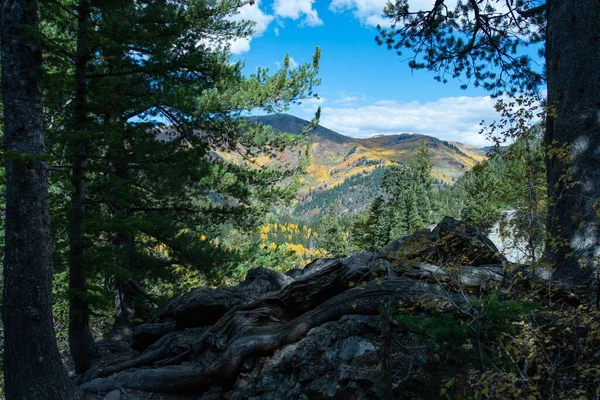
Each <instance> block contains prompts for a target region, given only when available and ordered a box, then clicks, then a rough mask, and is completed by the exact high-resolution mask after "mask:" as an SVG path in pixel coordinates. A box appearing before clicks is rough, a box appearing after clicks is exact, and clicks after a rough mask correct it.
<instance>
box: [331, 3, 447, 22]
mask: <svg viewBox="0 0 600 400" xmlns="http://www.w3.org/2000/svg"><path fill="white" fill-rule="evenodd" d="M387 3H388V0H331V4H330V5H329V9H330V10H332V11H334V12H344V11H352V12H353V14H354V16H355V17H356V18H357V19H358V20H359V21H360V22H361V23H363V24H365V25H369V26H377V25H381V26H382V27H389V26H390V20H389V19H387V18H385V17H384V16H383V12H382V11H383V8H384V7H385V5H386V4H387ZM434 4H435V0H410V1H409V6H410V10H411V11H413V10H415V11H416V10H430V9H431V8H432V6H433V5H434ZM444 4H446V6H447V7H448V8H449V9H451V10H453V9H454V7H455V6H456V0H447V1H445V2H444Z"/></svg>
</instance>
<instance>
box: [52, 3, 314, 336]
mask: <svg viewBox="0 0 600 400" xmlns="http://www.w3.org/2000/svg"><path fill="white" fill-rule="evenodd" d="M247 3H248V2H247V1H231V2H230V1H227V2H213V1H209V2H204V1H199V2H197V1H193V2H187V1H156V2H151V3H148V2H137V1H125V2H122V1H108V2H100V3H93V4H92V13H91V15H92V18H91V20H90V25H91V27H90V29H89V32H88V35H86V36H85V37H83V38H80V40H85V41H86V43H85V45H87V47H88V48H89V49H93V51H91V53H90V55H91V60H90V62H89V63H88V65H87V79H88V82H87V83H88V88H89V91H88V93H87V99H88V104H87V110H85V111H86V115H87V122H86V126H85V129H81V130H78V131H74V130H73V129H72V120H73V115H74V112H75V110H74V109H73V106H72V104H73V102H72V97H73V88H74V85H75V78H76V77H75V76H74V74H73V71H74V64H73V57H71V55H72V54H74V52H75V51H76V43H75V41H74V39H73V38H74V37H77V26H78V23H77V19H76V18H74V15H76V11H77V4H76V2H71V1H61V2H60V4H50V3H44V4H43V5H42V9H41V17H42V31H43V34H44V37H45V38H44V41H45V46H46V49H45V50H46V52H45V60H46V61H45V64H44V68H45V74H46V79H45V95H46V101H45V107H46V108H45V118H46V129H47V136H48V145H49V149H50V155H51V159H50V160H49V161H50V165H51V166H52V167H53V168H51V171H52V174H51V176H50V179H51V207H52V210H51V214H52V227H53V238H54V244H55V268H56V271H57V283H56V285H55V286H56V299H57V300H56V305H55V311H56V314H57V316H59V317H58V319H59V320H61V322H60V324H59V325H60V326H63V325H62V324H63V323H64V327H66V316H67V303H66V302H65V299H66V296H67V293H68V290H67V289H66V286H65V285H66V280H65V279H66V270H67V260H68V247H69V242H68V237H67V232H68V229H67V227H68V221H69V211H68V210H69V203H70V196H71V193H72V191H73V187H72V185H71V182H70V176H69V173H68V172H69V169H70V163H71V162H72V160H73V156H74V155H75V154H77V152H78V151H79V150H81V147H80V144H81V143H85V154H86V179H87V196H86V197H87V199H86V200H87V202H86V214H85V223H84V231H85V246H86V252H85V258H86V262H85V264H86V266H88V269H87V270H86V271H85V273H86V276H87V278H88V282H89V284H88V286H89V290H88V294H87V297H88V299H89V301H90V305H91V307H92V309H93V314H98V315H101V316H102V317H100V318H97V319H96V321H95V322H93V324H97V325H98V327H97V329H96V327H95V326H93V327H92V328H93V330H95V333H98V334H101V332H102V329H103V327H104V325H105V322H103V321H104V319H105V318H106V316H107V315H109V314H110V313H111V310H112V309H113V307H114V300H113V296H114V284H115V280H116V279H117V278H122V277H131V278H134V279H136V280H138V281H139V283H140V284H141V285H142V286H143V287H144V288H146V290H147V291H148V293H149V294H150V296H151V297H152V298H153V300H154V301H155V302H156V303H157V304H158V303H161V302H163V301H165V300H167V299H168V297H170V296H174V295H179V294H182V293H183V292H185V291H187V290H189V289H191V288H192V287H194V286H199V285H201V284H219V283H223V282H226V281H228V280H229V279H232V277H238V278H239V277H240V276H242V273H241V272H239V271H238V269H237V266H238V265H239V264H241V263H243V262H244V261H247V260H248V259H249V255H250V253H251V252H254V253H253V254H255V253H256V254H257V252H258V251H259V250H260V251H266V250H264V249H262V248H261V247H260V246H259V243H258V242H256V241H251V242H252V244H248V245H247V246H242V245H236V244H235V243H234V241H232V240H229V239H231V237H233V236H234V234H233V233H232V232H241V233H242V234H241V235H240V237H241V236H247V237H255V236H256V235H257V233H256V231H257V229H259V227H260V225H261V224H262V222H263V221H264V219H265V216H266V214H267V212H268V211H270V210H271V208H272V207H273V206H276V205H278V204H289V203H290V202H291V201H292V200H294V199H295V196H296V192H297V189H298V188H299V187H300V180H299V178H298V177H299V175H300V174H301V173H302V172H303V171H304V168H305V167H306V163H307V160H308V154H307V153H306V152H305V154H304V155H303V158H301V160H300V161H299V163H297V164H296V165H293V166H290V165H288V166H283V167H282V166H280V165H277V163H275V162H267V163H259V162H257V160H258V159H259V158H261V157H262V158H267V159H269V160H274V159H275V156H276V155H277V153H278V152H280V151H281V150H282V149H284V148H286V147H287V146H294V148H302V146H306V145H307V140H306V135H281V134H276V133H275V132H273V129H271V128H270V127H267V126H263V125H261V124H257V123H256V122H255V121H252V119H250V118H248V116H249V113H250V112H253V111H255V110H263V111H266V112H282V111H285V110H286V109H287V108H288V107H289V106H290V104H292V103H295V102H298V101H300V100H301V99H303V98H307V97H312V96H315V94H314V92H313V90H314V88H315V87H316V85H318V84H319V82H320V81H319V79H318V77H317V72H318V68H319V59H320V50H319V49H318V48H317V50H316V51H315V54H314V58H313V60H312V61H311V62H309V63H307V64H304V65H301V66H299V67H298V68H291V66H290V61H289V57H287V56H286V57H285V58H284V60H283V63H282V67H281V68H280V69H278V70H277V71H275V72H270V71H269V70H268V69H259V70H257V71H256V72H255V73H253V74H250V75H244V74H243V73H242V69H243V67H244V65H243V64H242V63H241V62H237V63H230V54H229V51H228V46H229V43H231V41H232V40H233V39H235V38H240V37H246V36H248V35H249V34H251V32H252V23H250V22H245V21H242V22H234V21H232V19H231V17H233V16H234V15H236V14H237V13H238V10H239V8H240V7H241V6H243V5H245V4H247ZM207 38H210V39H207ZM317 120H318V113H317V115H316V118H315V120H314V121H313V122H312V123H311V124H309V126H307V127H305V130H304V132H305V133H306V132H308V131H310V130H311V129H312V128H314V126H315V125H316V122H317ZM225 153H228V154H231V153H236V154H239V159H235V160H231V159H225V158H223V157H222V155H223V154H225ZM253 240H254V239H253ZM249 243H250V242H249ZM286 256H289V252H287V253H286ZM253 259H256V257H254V258H253ZM109 319H110V318H109Z"/></svg>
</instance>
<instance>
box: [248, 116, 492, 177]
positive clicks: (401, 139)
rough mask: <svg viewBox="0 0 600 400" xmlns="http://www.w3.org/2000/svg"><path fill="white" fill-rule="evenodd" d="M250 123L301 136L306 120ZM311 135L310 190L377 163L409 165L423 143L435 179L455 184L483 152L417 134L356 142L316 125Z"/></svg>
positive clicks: (269, 119)
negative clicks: (431, 158) (416, 150)
mask: <svg viewBox="0 0 600 400" xmlns="http://www.w3.org/2000/svg"><path fill="white" fill-rule="evenodd" d="M253 120H255V121H257V122H260V123H263V124H266V125H270V126H272V127H273V128H274V129H275V130H276V131H278V132H287V133H292V134H300V133H301V132H302V129H303V128H304V127H305V126H306V125H307V124H308V121H305V120H303V119H301V118H298V117H295V116H292V115H287V114H279V115H267V116H260V117H253ZM311 135H312V140H311V142H312V143H311V147H312V153H313V154H312V161H313V162H312V165H311V168H310V171H309V174H310V176H311V177H312V178H313V180H314V182H312V184H311V185H309V186H311V187H312V186H319V185H320V184H321V185H324V184H327V186H328V187H331V186H332V185H333V186H335V185H336V184H340V183H341V182H343V180H344V179H345V178H347V177H349V176H352V175H355V174H357V173H363V171H364V170H365V169H366V170H369V169H373V168H374V165H377V164H379V163H384V164H389V163H391V162H406V163H408V162H410V160H411V159H412V156H413V154H414V150H415V149H416V148H417V147H418V146H419V144H420V143H421V142H423V141H426V142H427V146H428V147H429V148H430V149H431V151H432V155H433V164H434V168H433V173H434V175H435V177H436V178H438V179H439V180H441V181H443V182H446V183H452V182H454V181H456V180H457V179H458V178H460V177H461V176H462V175H464V173H465V172H466V171H468V170H469V169H470V168H472V167H473V165H475V164H476V163H477V162H479V161H482V160H483V159H484V158H485V150H484V149H479V148H477V147H475V146H469V145H465V144H462V143H457V142H449V141H445V140H440V139H437V138H434V137H431V136H425V135H418V134H409V133H403V134H400V135H385V136H384V135H380V136H376V137H373V138H369V139H355V138H351V137H348V136H344V135H342V134H340V133H337V132H335V131H333V130H331V129H328V128H325V127H323V126H319V127H318V128H317V129H315V130H314V131H313V132H312V133H311Z"/></svg>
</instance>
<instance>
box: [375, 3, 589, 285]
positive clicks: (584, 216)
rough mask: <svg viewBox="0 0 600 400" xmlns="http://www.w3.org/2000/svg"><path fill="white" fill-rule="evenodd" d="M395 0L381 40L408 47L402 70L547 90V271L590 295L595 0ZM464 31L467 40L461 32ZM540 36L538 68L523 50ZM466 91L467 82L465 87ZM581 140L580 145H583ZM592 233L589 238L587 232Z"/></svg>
mask: <svg viewBox="0 0 600 400" xmlns="http://www.w3.org/2000/svg"><path fill="white" fill-rule="evenodd" d="M410 3H411V2H410V1H407V0H397V1H395V2H390V3H389V4H388V5H387V6H386V8H385V9H384V12H385V14H386V15H387V16H388V17H389V18H390V19H391V21H392V24H391V26H390V27H389V28H381V29H380V35H379V37H378V38H377V40H378V43H379V44H386V46H387V47H388V48H389V49H391V50H394V51H395V52H397V53H398V54H402V52H404V51H407V50H408V51H411V50H414V51H415V53H416V54H415V55H414V57H410V59H411V60H412V61H411V62H410V64H409V65H410V67H411V68H415V69H427V70H429V71H436V76H435V78H436V79H437V80H439V81H442V82H446V79H447V78H446V77H447V76H452V77H456V78H458V77H465V78H466V79H467V80H468V81H469V82H473V83H474V84H475V85H476V86H481V87H483V88H485V89H487V90H490V91H492V92H493V93H494V94H495V95H498V94H501V93H503V92H504V93H509V94H512V95H514V94H516V93H519V92H520V93H531V92H537V91H538V89H539V86H541V85H542V84H545V85H546V86H547V93H548V101H547V105H548V113H547V116H546V130H545V134H544V136H545V144H546V146H547V149H546V154H545V156H546V158H545V161H546V167H547V171H548V175H547V186H548V188H549V190H550V193H551V194H552V195H553V198H551V199H550V200H551V201H549V204H548V221H547V223H546V236H547V237H548V238H549V239H550V240H551V242H552V243H553V245H552V246H549V248H548V250H549V253H548V255H547V258H548V261H549V262H550V264H551V265H552V266H553V267H554V268H556V273H555V276H556V277H557V278H559V279H560V280H562V281H564V282H566V283H567V284H568V285H569V286H571V287H575V286H583V287H584V291H587V293H592V287H591V286H592V285H593V282H595V283H596V284H598V281H597V280H595V279H594V273H595V271H594V269H595V268H594V265H597V256H598V254H599V253H600V240H598V238H599V237H600V234H599V232H600V224H599V223H598V219H597V217H596V209H597V204H598V199H599V198H600V185H595V184H593V182H598V181H599V180H600V169H598V168H596V166H597V164H598V154H597V150H596V149H597V148H598V147H599V146H600V136H599V135H598V134H597V132H598V131H599V130H600V120H599V119H598V118H597V112H598V111H597V108H598V107H597V105H598V93H600V68H598V65H599V64H600V48H599V47H598V46H591V47H590V45H589V44H590V43H596V42H597V34H598V31H600V19H598V18H597V15H598V13H600V4H599V3H598V2H597V1H595V0H578V1H575V0H568V1H563V0H548V1H544V2H532V1H516V2H513V1H501V0H494V1H475V0H470V1H463V2H459V3H458V5H457V6H456V8H455V9H454V10H452V9H449V8H448V7H447V5H446V4H445V3H444V1H436V2H435V3H434V4H433V6H432V7H431V8H430V9H429V10H425V11H421V12H413V11H412V9H411V7H410V6H411V4H410ZM466 38H467V39H466ZM541 42H545V43H544V44H545V48H544V52H543V53H544V56H545V63H546V67H545V68H543V69H542V70H543V73H541V72H540V69H539V68H533V65H535V64H537V63H536V62H534V60H533V59H532V58H531V57H530V56H529V55H527V54H525V53H521V51H522V49H523V48H525V47H527V46H531V45H535V44H538V43H541ZM463 87H464V88H466V87H467V84H464V85H463ZM581 143H585V146H584V147H585V149H583V150H582V147H581ZM591 237H594V238H595V239H594V240H591V239H590V238H591Z"/></svg>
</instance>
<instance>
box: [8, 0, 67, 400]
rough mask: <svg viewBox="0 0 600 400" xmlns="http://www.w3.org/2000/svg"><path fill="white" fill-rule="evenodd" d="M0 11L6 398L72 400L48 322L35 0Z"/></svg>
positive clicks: (45, 207) (47, 248)
mask: <svg viewBox="0 0 600 400" xmlns="http://www.w3.org/2000/svg"><path fill="white" fill-rule="evenodd" d="M1 7H2V9H1V10H0V30H1V32H0V35H1V52H2V106H3V121H4V149H5V154H4V155H5V157H6V159H7V160H6V233H5V240H6V243H5V252H6V253H5V258H4V271H3V273H4V288H3V301H2V320H3V325H4V384H5V391H6V392H5V393H6V396H7V398H9V399H76V398H78V396H77V392H76V390H75V388H74V386H73V383H72V382H71V380H70V379H69V377H68V375H67V373H66V371H65V370H64V368H63V366H62V363H61V360H60V355H59V353H58V349H57V345H56V339H55V337H54V332H53V323H52V322H53V320H52V288H51V284H52V243H51V233H50V215H49V203H48V178H47V165H46V163H45V157H46V146H45V132H44V125H43V111H42V73H41V70H42V46H41V43H40V35H39V33H40V30H39V21H40V18H39V13H38V12H39V9H38V4H37V2H36V1H11V2H3V3H2V5H1Z"/></svg>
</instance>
